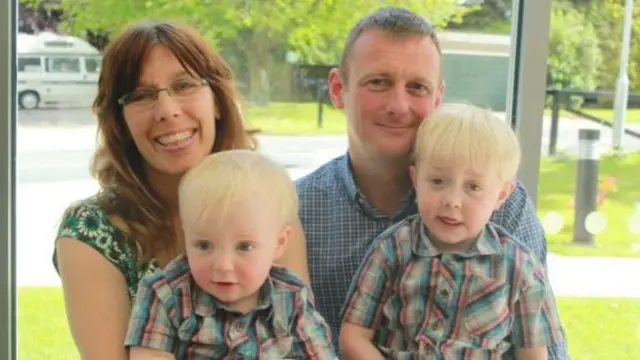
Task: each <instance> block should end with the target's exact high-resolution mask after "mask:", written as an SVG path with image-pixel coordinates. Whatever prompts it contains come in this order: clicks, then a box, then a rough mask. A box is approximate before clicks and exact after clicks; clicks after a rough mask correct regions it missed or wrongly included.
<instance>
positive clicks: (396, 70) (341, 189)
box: [297, 8, 568, 359]
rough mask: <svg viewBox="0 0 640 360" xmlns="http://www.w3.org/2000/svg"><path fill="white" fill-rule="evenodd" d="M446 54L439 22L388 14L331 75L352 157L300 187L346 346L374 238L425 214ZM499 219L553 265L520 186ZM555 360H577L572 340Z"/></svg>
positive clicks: (366, 22) (324, 306)
mask: <svg viewBox="0 0 640 360" xmlns="http://www.w3.org/2000/svg"><path fill="white" fill-rule="evenodd" d="M441 55H442V54H441V50H440V46H439V43H438V39H437V35H436V33H435V30H434V28H433V26H432V25H431V24H429V23H428V22H427V21H426V20H425V19H424V18H422V17H420V16H419V15H417V14H415V13H413V12H411V11H409V10H405V9H401V8H383V9H379V10H377V11H375V12H373V13H372V14H370V15H368V16H366V17H364V18H363V19H361V20H360V21H359V22H358V23H357V24H356V25H355V27H354V28H353V29H352V30H351V31H350V32H349V35H348V37H347V41H346V44H345V48H344V50H343V54H342V59H341V61H340V65H339V69H333V70H332V71H331V73H330V75H329V92H330V94H331V101H332V102H333V104H334V106H336V107H337V108H339V109H344V112H345V114H346V117H347V137H348V146H349V149H348V152H347V154H345V155H343V156H340V157H338V158H336V159H333V160H331V161H329V162H328V163H326V164H324V165H323V166H321V167H320V168H318V169H317V170H316V171H314V172H313V173H311V174H309V175H307V176H305V177H303V178H301V179H299V180H298V181H297V187H298V195H299V197H300V219H301V221H302V227H303V229H304V233H305V237H306V240H307V254H308V260H309V274H310V277H311V286H312V288H313V290H314V293H315V294H316V298H317V305H318V310H319V311H320V313H321V314H322V315H323V316H324V317H325V318H326V319H327V322H328V323H329V325H330V326H331V328H332V332H333V334H332V335H333V340H334V342H335V343H336V346H337V342H338V338H339V327H340V318H339V316H340V311H341V309H342V306H343V305H344V301H345V297H346V294H347V291H348V288H349V285H350V282H351V279H352V277H353V276H354V275H355V273H356V271H357V269H358V266H359V265H360V263H361V262H362V260H363V259H364V256H365V254H366V252H367V250H368V249H369V246H370V245H371V243H372V241H373V239H374V238H376V237H377V236H378V235H379V234H380V233H381V232H382V231H383V230H385V229H386V228H388V227H389V226H390V225H392V224H394V223H396V222H398V221H400V220H402V219H404V218H406V217H407V216H410V215H414V214H416V213H417V207H416V204H415V192H414V190H413V188H412V186H411V181H410V178H409V171H408V168H409V163H410V156H409V154H410V149H411V147H412V142H413V140H414V137H415V135H416V131H417V127H418V125H419V124H420V122H421V121H422V119H423V118H425V117H426V116H428V115H429V114H431V113H432V112H433V110H434V109H435V108H437V107H438V106H439V105H440V103H441V102H442V97H443V95H444V82H443V79H442V64H441V57H442V56H441ZM491 220H492V221H493V222H495V223H497V224H498V225H500V226H502V227H503V228H505V229H506V230H507V231H508V232H510V233H511V234H513V235H514V236H515V237H517V238H519V239H520V240H521V241H522V242H524V243H525V244H526V245H527V246H529V247H530V248H531V249H532V250H533V251H534V252H535V254H536V255H537V256H538V257H539V258H540V260H541V261H542V263H543V264H546V257H547V246H546V239H545V236H544V232H543V230H542V227H541V225H540V223H539V221H538V219H537V218H536V214H535V209H534V207H533V204H532V202H531V200H530V199H529V196H528V194H527V192H526V190H525V189H524V188H523V187H522V185H521V184H520V183H518V184H517V187H516V189H515V190H514V191H513V193H512V194H511V195H510V196H509V198H508V199H507V201H506V202H505V204H504V205H503V206H502V208H500V209H499V210H498V211H496V212H495V213H494V214H493V216H492V218H491ZM549 358H550V359H568V355H567V354H566V349H565V344H564V342H561V343H557V344H554V346H551V347H550V348H549Z"/></svg>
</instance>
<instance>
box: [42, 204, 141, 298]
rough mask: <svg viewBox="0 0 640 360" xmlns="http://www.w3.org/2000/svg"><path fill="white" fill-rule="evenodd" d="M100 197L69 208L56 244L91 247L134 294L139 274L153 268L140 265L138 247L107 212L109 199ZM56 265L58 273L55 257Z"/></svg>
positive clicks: (60, 227)
mask: <svg viewBox="0 0 640 360" xmlns="http://www.w3.org/2000/svg"><path fill="white" fill-rule="evenodd" d="M101 196H106V195H94V196H91V197H89V198H86V199H82V200H78V201H76V202H74V203H72V204H71V205H69V206H68V207H67V208H66V209H65V211H64V213H63V215H62V218H61V219H60V224H59V226H58V232H57V236H56V241H58V240H59V239H62V238H70V239H75V240H77V241H80V242H83V243H85V244H87V245H89V246H90V247H92V248H93V249H95V250H96V251H97V252H98V253H100V255H102V256H103V257H104V258H105V259H106V260H107V261H109V262H110V263H112V264H113V265H114V266H115V267H116V268H118V270H119V271H120V272H121V273H122V274H123V275H124V276H125V278H126V279H127V283H128V285H129V288H130V291H131V292H133V291H135V286H132V285H133V284H134V283H137V280H138V278H139V273H140V272H143V273H144V272H147V271H148V270H149V269H146V268H147V267H149V266H151V267H153V266H152V264H138V257H137V255H136V254H137V251H136V248H135V246H136V245H135V243H134V242H133V241H131V239H129V238H128V236H127V235H126V234H125V233H124V232H123V231H122V226H116V225H115V222H117V221H119V219H118V218H117V217H116V216H114V215H113V214H110V213H109V212H108V211H107V209H106V207H105V206H106V205H105V204H106V201H109V199H108V198H104V197H101ZM121 225H125V224H124V223H123V224H121ZM53 262H54V266H55V267H56V269H57V268H58V266H57V265H58V264H57V256H56V253H54V255H53Z"/></svg>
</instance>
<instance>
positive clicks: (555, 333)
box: [343, 215, 563, 360]
mask: <svg viewBox="0 0 640 360" xmlns="http://www.w3.org/2000/svg"><path fill="white" fill-rule="evenodd" d="M343 319H344V321H345V322H349V323H353V324H355V325H359V326H361V327H365V328H370V329H374V330H375V335H374V339H373V343H374V344H376V345H377V346H378V349H379V350H380V351H381V352H382V353H383V354H384V355H386V356H387V357H391V358H394V359H413V358H415V356H416V355H422V356H425V357H426V358H430V357H429V355H430V356H436V357H434V358H443V359H451V360H455V359H480V360H482V359H502V355H503V354H504V353H506V352H507V351H509V350H511V349H512V348H513V347H516V348H518V347H520V348H528V347H541V346H548V345H550V344H553V343H554V341H557V340H558V339H560V338H562V336H563V334H562V329H561V324H560V321H559V318H558V314H557V312H556V307H555V304H554V303H553V296H549V283H548V281H547V279H546V276H545V273H544V268H543V266H542V265H541V264H540V263H539V261H538V260H537V259H536V257H535V256H532V254H530V252H529V250H527V249H526V248H524V247H523V246H522V245H520V243H519V242H517V241H516V240H513V239H512V238H511V236H510V235H509V234H507V233H506V232H505V231H504V230H503V229H501V228H499V227H497V226H493V225H491V224H488V225H487V226H486V227H485V230H484V231H483V233H482V235H481V236H480V237H479V239H478V240H477V241H476V243H475V244H474V245H473V246H472V248H471V249H470V250H469V251H468V252H466V253H449V254H446V253H440V252H439V251H438V250H437V249H435V248H434V247H433V245H432V244H431V242H430V241H429V239H428V230H427V229H426V228H425V226H424V224H423V222H422V221H421V220H420V217H419V216H417V215H416V216H412V217H410V218H407V219H406V220H404V221H402V222H400V223H398V224H397V225H395V226H393V227H391V228H390V229H388V230H387V231H385V232H384V233H383V234H381V235H380V237H379V238H378V239H377V240H376V245H375V246H374V247H373V248H372V249H371V251H370V252H369V254H367V257H366V258H365V261H364V262H363V263H362V265H361V267H360V269H359V271H358V276H357V277H356V278H354V281H353V282H352V284H351V289H350V291H349V295H348V297H347V302H346V305H345V309H344V312H343Z"/></svg>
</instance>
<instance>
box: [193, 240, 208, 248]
mask: <svg viewBox="0 0 640 360" xmlns="http://www.w3.org/2000/svg"><path fill="white" fill-rule="evenodd" d="M196 247H197V248H198V249H199V250H209V249H211V243H210V242H208V241H206V240H198V241H197V242H196Z"/></svg>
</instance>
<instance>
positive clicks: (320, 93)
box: [316, 80, 325, 129]
mask: <svg viewBox="0 0 640 360" xmlns="http://www.w3.org/2000/svg"><path fill="white" fill-rule="evenodd" d="M324 91H325V88H324V80H319V81H318V83H317V86H316V99H317V100H318V129H322V122H323V114H322V98H323V97H324Z"/></svg>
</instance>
